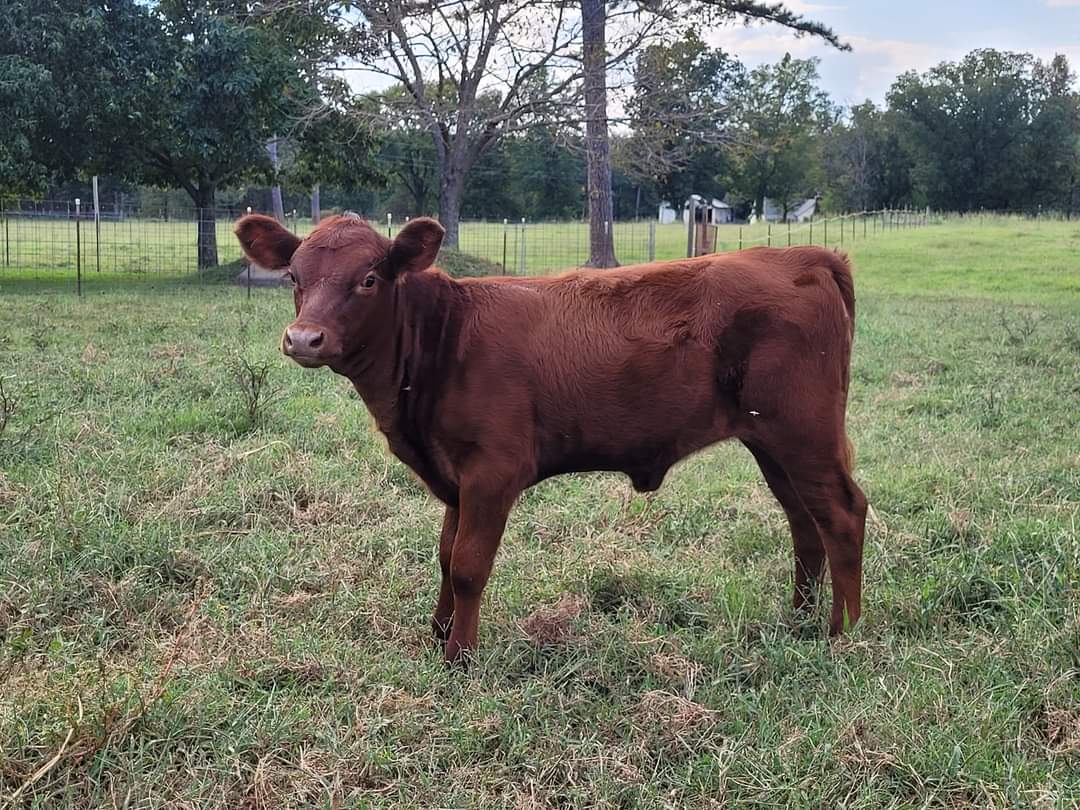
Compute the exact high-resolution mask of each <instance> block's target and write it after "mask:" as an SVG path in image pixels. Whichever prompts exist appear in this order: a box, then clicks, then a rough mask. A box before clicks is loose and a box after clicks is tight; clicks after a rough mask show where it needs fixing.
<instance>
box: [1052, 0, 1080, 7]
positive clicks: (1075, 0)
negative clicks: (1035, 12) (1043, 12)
mask: <svg viewBox="0 0 1080 810" xmlns="http://www.w3.org/2000/svg"><path fill="white" fill-rule="evenodd" d="M1046 5H1048V6H1049V7H1050V8H1080V0H1046Z"/></svg>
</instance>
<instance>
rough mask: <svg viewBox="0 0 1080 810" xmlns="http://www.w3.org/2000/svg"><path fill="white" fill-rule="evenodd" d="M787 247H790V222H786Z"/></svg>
mask: <svg viewBox="0 0 1080 810" xmlns="http://www.w3.org/2000/svg"><path fill="white" fill-rule="evenodd" d="M787 246H788V247H791V220H790V219H789V220H788V221H787Z"/></svg>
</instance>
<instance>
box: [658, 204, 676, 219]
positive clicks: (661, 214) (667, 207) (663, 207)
mask: <svg viewBox="0 0 1080 810" xmlns="http://www.w3.org/2000/svg"><path fill="white" fill-rule="evenodd" d="M656 221H657V222H659V223H660V224H661V225H670V224H671V223H672V222H674V221H675V209H674V208H672V207H671V203H669V202H668V201H667V200H664V201H663V202H662V203H660V210H659V211H658V212H657V215H656Z"/></svg>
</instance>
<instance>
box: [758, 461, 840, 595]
mask: <svg viewBox="0 0 1080 810" xmlns="http://www.w3.org/2000/svg"><path fill="white" fill-rule="evenodd" d="M746 448H747V449H748V450H749V451H750V452H751V453H752V454H753V456H754V459H755V460H756V461H757V463H758V467H759V468H760V469H761V473H762V475H764V476H765V483H767V484H768V485H769V489H771V490H772V493H773V495H775V496H776V500H777V501H779V502H780V506H782V507H783V509H784V514H786V515H787V520H788V526H789V527H790V528H791V538H792V541H793V544H794V550H795V596H794V600H793V604H794V607H795V611H796V612H797V613H809V612H810V611H812V610H813V609H814V608H815V607H816V606H817V598H818V590H819V588H820V585H821V575H822V573H823V572H824V569H825V546H824V544H823V543H822V542H821V534H820V533H819V532H818V527H817V523H816V522H815V521H814V517H813V515H811V514H810V512H809V510H807V508H806V506H804V505H803V502H802V499H801V498H799V495H798V493H797V492H795V489H794V487H792V486H791V481H789V480H788V476H787V473H786V472H784V469H783V467H781V466H780V465H779V464H778V463H777V462H776V461H775V459H773V458H772V456H770V455H769V454H768V453H766V452H765V451H764V450H762V449H761V448H760V447H758V446H756V445H753V444H750V443H746Z"/></svg>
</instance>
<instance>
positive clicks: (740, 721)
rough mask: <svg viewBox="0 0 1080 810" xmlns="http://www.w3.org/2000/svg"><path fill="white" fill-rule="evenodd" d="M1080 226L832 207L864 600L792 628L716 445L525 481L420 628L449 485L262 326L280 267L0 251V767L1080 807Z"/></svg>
mask: <svg viewBox="0 0 1080 810" xmlns="http://www.w3.org/2000/svg"><path fill="white" fill-rule="evenodd" d="M1077 242H1078V235H1077V228H1076V227H1075V226H1071V225H1066V224H1057V225H1049V224H1046V223H1043V224H1041V225H1035V224H1031V223H1021V222H1000V223H995V224H992V225H985V226H979V225H977V224H950V225H940V226H933V227H928V228H925V229H921V230H913V231H901V232H898V233H890V234H887V235H879V236H878V237H876V238H873V239H869V240H866V241H857V242H856V244H855V246H854V250H853V258H854V260H855V263H856V265H857V268H858V269H857V285H858V287H857V289H858V297H859V315H858V336H857V343H856V351H855V357H854V371H853V378H852V393H851V404H850V425H851V432H852V435H853V438H854V441H855V443H856V445H857V448H858V471H857V477H858V479H859V481H860V482H861V483H862V485H863V486H864V488H865V490H866V492H867V494H868V496H869V498H870V501H871V504H872V506H873V510H874V517H873V518H872V520H871V523H870V527H869V532H868V538H867V548H866V589H865V597H866V604H865V613H864V621H863V622H862V623H861V624H860V626H859V627H858V628H856V630H855V632H854V633H853V634H852V635H851V636H850V637H849V638H847V639H844V640H841V641H837V642H834V643H830V642H829V641H827V640H826V639H825V638H824V637H823V636H822V635H820V634H818V633H816V632H807V631H806V630H800V629H794V628H793V627H792V626H791V624H790V615H789V610H788V608H787V605H788V601H789V598H790V590H791V565H792V563H791V553H790V539H789V537H788V533H787V527H786V523H785V521H784V517H783V514H782V513H781V512H780V510H779V508H778V507H777V506H776V505H775V503H774V502H773V500H772V498H771V496H770V495H769V493H768V490H767V489H766V487H765V486H764V484H763V482H762V481H761V480H760V477H759V475H758V473H757V472H756V470H755V468H754V467H753V465H752V462H751V459H750V458H749V456H748V454H747V453H745V452H744V451H743V450H742V449H741V448H739V447H737V446H734V445H724V446H720V447H717V448H714V449H712V450H710V451H708V452H705V453H702V454H700V455H698V456H696V457H694V458H692V459H690V460H688V461H687V462H686V463H684V464H682V465H681V466H679V467H678V468H676V470H674V471H673V473H672V475H671V476H670V477H669V480H668V481H667V483H666V485H665V487H664V488H663V489H662V490H661V491H659V492H658V493H655V494H653V495H648V496H646V495H638V494H635V493H634V492H633V491H632V490H631V489H630V487H629V485H628V484H627V483H626V482H625V481H623V480H622V479H621V478H619V477H616V476H609V475H577V476H566V477H562V478H559V479H555V480H552V481H549V482H546V483H544V484H542V485H540V486H538V487H536V488H534V489H533V490H531V491H530V492H528V493H527V494H526V495H525V496H524V497H523V499H522V502H521V503H520V505H519V506H518V508H517V509H516V510H515V512H514V514H513V516H512V519H511V521H510V525H509V528H508V530H507V535H506V539H505V541H504V545H503V548H502V550H501V551H500V556H499V560H498V563H497V567H496V573H495V576H494V578H493V581H492V584H491V586H490V588H489V591H488V594H487V598H486V601H485V607H484V612H483V626H482V630H481V650H480V653H479V656H478V659H477V660H476V661H475V662H474V663H473V665H472V667H471V668H470V669H469V670H468V671H467V672H461V671H447V670H446V669H444V667H443V666H442V664H441V663H440V660H439V657H438V655H437V653H436V652H435V650H434V649H433V647H432V646H431V645H430V644H429V641H428V631H427V627H428V619H429V614H430V611H431V609H432V607H433V605H434V601H435V596H436V593H437V587H438V582H437V576H436V569H437V563H436V560H435V545H436V537H437V534H438V527H439V521H440V516H441V515H440V510H439V508H438V507H437V506H436V504H435V503H434V502H433V501H432V499H431V498H430V497H428V496H427V495H426V494H425V493H424V491H423V490H422V489H421V488H420V487H419V486H418V485H417V484H416V483H415V482H414V481H413V479H412V478H411V476H410V475H409V474H408V473H407V472H406V471H405V470H404V468H403V467H402V466H401V465H400V464H399V463H398V462H397V461H395V460H393V459H392V458H391V457H389V456H388V454H387V452H386V450H385V449H384V442H383V441H382V439H381V438H380V437H379V436H378V435H377V434H376V433H375V432H374V430H373V427H372V425H371V421H370V419H369V417H368V416H367V414H366V411H365V410H364V408H363V405H362V403H361V402H360V401H359V400H358V399H357V397H356V396H355V394H353V393H352V392H351V391H350V389H349V387H348V385H347V383H346V382H345V381H344V380H342V379H340V378H336V377H334V376H332V375H331V374H329V373H328V372H326V373H323V372H304V371H301V370H300V369H297V368H295V367H292V366H290V365H289V364H288V363H287V362H286V361H285V360H284V358H282V357H280V356H279V355H278V354H277V352H276V343H277V339H278V336H279V334H280V330H281V329H282V327H283V326H284V325H285V323H286V322H287V321H288V320H289V318H290V316H291V311H292V303H291V299H290V297H289V295H288V293H287V292H286V291H277V290H259V291H256V292H255V293H254V295H253V296H252V298H251V300H250V301H248V300H247V299H246V298H245V296H244V293H243V291H241V290H237V289H234V288H230V287H227V286H208V285H206V284H195V283H191V282H189V281H188V282H182V281H172V280H168V281H165V280H159V282H158V283H142V284H136V285H130V286H128V287H127V288H124V287H123V285H121V284H120V283H119V281H118V282H117V283H115V284H112V285H108V286H105V285H103V286H102V287H100V288H98V289H96V290H95V289H94V288H93V287H91V288H90V290H89V293H88V295H87V296H86V297H85V298H84V299H82V300H78V299H76V298H75V297H74V296H73V295H71V294H70V293H69V292H67V291H64V292H62V293H61V291H60V288H58V287H56V286H55V285H50V284H47V283H36V284H35V283H31V282H24V283H18V284H12V283H10V280H9V279H6V278H5V279H4V282H5V286H4V287H3V290H4V292H5V293H11V294H10V295H6V296H5V303H7V304H8V305H7V306H5V307H3V309H2V314H0V318H2V322H0V377H2V378H3V383H4V388H5V390H6V391H7V393H8V395H9V396H10V397H11V398H12V399H14V400H15V403H16V405H15V407H16V410H15V413H14V416H13V417H12V419H11V421H10V422H9V424H8V426H7V429H6V430H5V431H4V432H3V434H2V435H0V679H2V680H0V794H2V795H4V796H7V795H10V794H11V793H12V792H14V791H16V790H19V789H20V786H22V785H24V784H25V783H26V782H27V781H28V780H29V779H30V777H31V776H32V775H33V774H34V773H35V772H36V771H38V769H40V768H43V767H44V766H48V767H47V768H46V770H45V772H44V774H43V775H42V776H41V778H40V779H38V780H37V781H36V782H35V783H34V784H32V785H30V786H29V787H27V788H26V789H25V790H24V792H23V793H22V795H21V797H20V799H19V801H18V802H17V804H18V805H21V806H26V807H41V808H46V807H47V808H56V807H80V808H90V807H113V806H129V807H155V806H162V807H164V806H168V807H192V808H195V807H200V808H201V807H223V808H224V807H228V808H235V807H311V806H315V807H391V806H403V805H404V806H417V807H436V806H438V807H471V806H484V807H515V808H517V807H521V808H524V807H548V806H553V807H554V806H560V807H671V806H679V805H681V806H687V807H707V806H715V807H746V806H759V807H778V806H793V807H804V808H811V807H822V808H824V807H839V806H846V807H860V808H882V807H923V806H937V807H946V806H947V807H973V808H974V807H980V808H981V807H1006V806H1009V807H1046V808H1051V807H1075V806H1077V803H1078V800H1077V797H1078V796H1080V674H1078V673H1080V590H1078V582H1080V539H1078V535H1080V526H1078V523H1080V518H1078V514H1080V438H1078V436H1080V425H1078V414H1080V289H1078V286H1080V269H1078V266H1077V259H1076V257H1077V255H1080V254H1078V252H1077V247H1078V244H1077ZM16 293H17V294H16ZM241 359H243V360H246V361H247V364H248V367H249V368H251V369H253V370H254V371H255V372H256V375H257V376H258V374H259V372H260V371H261V370H262V369H265V370H266V373H267V383H268V385H269V386H270V388H271V389H273V390H272V394H273V396H272V397H270V399H269V400H268V401H265V404H263V405H262V406H261V407H260V408H259V409H257V411H256V413H255V416H254V418H252V416H251V415H250V413H249V408H248V403H247V402H246V400H245V397H244V394H243V393H242V391H243V387H242V386H241V385H240V384H239V382H238V380H237V374H238V372H239V371H240V370H242V368H243V364H242V363H241V362H240V360H241ZM57 754H59V757H58V758H56V759H55V762H54V757H56V755H57Z"/></svg>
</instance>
